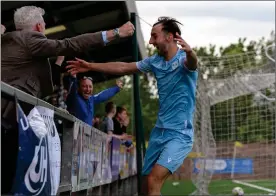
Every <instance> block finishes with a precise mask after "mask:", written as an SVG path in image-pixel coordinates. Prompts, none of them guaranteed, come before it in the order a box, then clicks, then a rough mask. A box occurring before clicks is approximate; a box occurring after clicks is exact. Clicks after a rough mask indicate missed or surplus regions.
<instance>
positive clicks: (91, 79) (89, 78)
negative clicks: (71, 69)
mask: <svg viewBox="0 0 276 196" xmlns="http://www.w3.org/2000/svg"><path fill="white" fill-rule="evenodd" d="M82 79H83V80H86V79H88V80H90V81H92V82H93V78H91V77H86V76H84V77H83V78H82Z"/></svg>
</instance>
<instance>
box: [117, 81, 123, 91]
mask: <svg viewBox="0 0 276 196" xmlns="http://www.w3.org/2000/svg"><path fill="white" fill-rule="evenodd" d="M116 84H117V86H118V87H119V88H120V89H122V88H123V86H124V84H123V81H122V80H116Z"/></svg>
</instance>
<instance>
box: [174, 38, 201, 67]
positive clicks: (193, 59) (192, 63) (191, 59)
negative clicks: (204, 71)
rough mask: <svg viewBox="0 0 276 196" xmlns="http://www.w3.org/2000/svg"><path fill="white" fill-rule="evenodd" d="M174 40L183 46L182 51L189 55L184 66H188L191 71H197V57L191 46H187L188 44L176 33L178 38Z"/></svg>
mask: <svg viewBox="0 0 276 196" xmlns="http://www.w3.org/2000/svg"><path fill="white" fill-rule="evenodd" d="M174 40H175V41H177V44H179V45H180V46H181V50H184V51H185V52H186V54H187V56H186V60H185V62H184V64H185V65H184V66H186V67H187V68H188V69H189V70H196V69H197V56H196V54H195V52H194V51H193V49H192V48H191V47H190V46H189V44H187V42H185V41H184V39H183V38H182V37H181V36H180V35H179V34H178V33H176V38H174Z"/></svg>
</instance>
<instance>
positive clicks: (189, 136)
mask: <svg viewBox="0 0 276 196" xmlns="http://www.w3.org/2000/svg"><path fill="white" fill-rule="evenodd" d="M192 148H193V130H184V131H179V130H177V131H176V130H172V129H161V128H157V127H154V128H153V130H152V132H151V134H150V140H149V143H148V148H147V150H146V155H145V159H144V166H143V170H142V175H148V174H149V173H150V172H151V170H152V168H153V166H154V165H155V164H158V165H161V166H163V167H165V168H167V169H168V170H169V171H170V172H171V173H174V172H175V171H176V170H177V169H178V168H179V167H180V166H181V165H182V164H183V161H184V159H185V158H186V157H187V156H188V154H189V153H190V152H191V151H192Z"/></svg>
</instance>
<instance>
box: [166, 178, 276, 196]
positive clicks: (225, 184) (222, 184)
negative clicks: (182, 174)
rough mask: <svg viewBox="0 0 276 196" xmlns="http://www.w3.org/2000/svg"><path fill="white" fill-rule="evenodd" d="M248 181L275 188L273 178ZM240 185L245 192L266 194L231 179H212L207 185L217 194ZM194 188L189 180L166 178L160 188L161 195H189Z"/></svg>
mask: <svg viewBox="0 0 276 196" xmlns="http://www.w3.org/2000/svg"><path fill="white" fill-rule="evenodd" d="M172 182H179V185H178V186H173V185H172ZM247 182H248V183H252V184H255V185H258V186H261V187H265V188H269V189H272V190H275V183H276V181H275V180H274V181H273V180H260V181H254V182H251V181H247ZM237 186H239V187H241V188H242V189H243V190H244V192H245V194H256V195H257V194H268V192H266V191H262V190H259V189H255V188H251V187H248V186H244V185H241V184H236V183H233V182H232V181H231V180H214V181H212V182H211V183H210V185H209V193H210V194H211V195H218V194H228V195H229V194H230V195H231V193H232V189H233V188H234V187H237ZM194 190H195V186H194V185H193V183H192V182H191V181H189V180H186V181H172V180H167V181H166V182H165V184H164V186H163V188H162V195H163V196H165V195H189V194H190V193H192V192H193V191H194Z"/></svg>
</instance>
